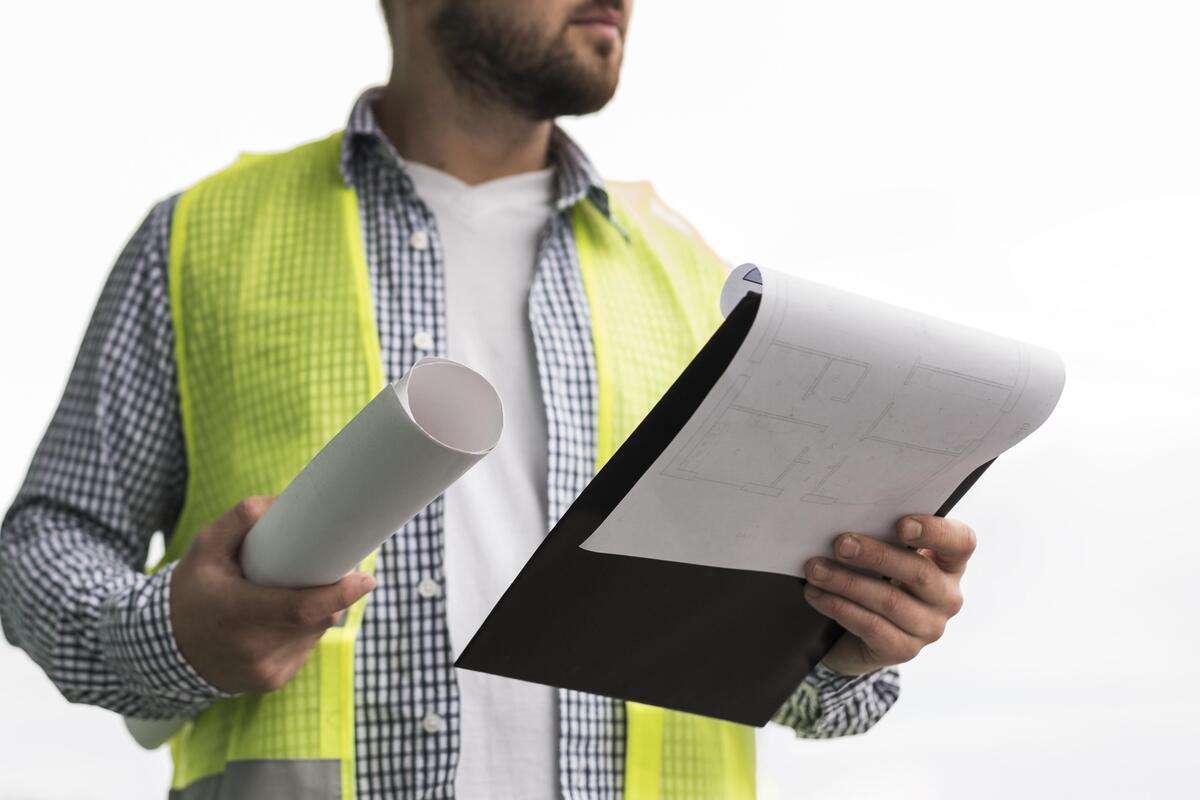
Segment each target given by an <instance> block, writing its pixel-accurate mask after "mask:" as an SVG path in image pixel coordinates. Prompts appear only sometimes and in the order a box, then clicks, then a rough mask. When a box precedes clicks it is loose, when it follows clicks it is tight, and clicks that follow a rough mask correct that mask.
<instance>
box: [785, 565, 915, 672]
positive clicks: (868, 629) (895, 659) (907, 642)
mask: <svg viewBox="0 0 1200 800" xmlns="http://www.w3.org/2000/svg"><path fill="white" fill-rule="evenodd" d="M804 597H805V599H806V600H808V603H809V605H811V606H812V607H813V608H814V609H816V610H817V611H818V612H820V613H821V614H824V615H825V616H827V617H829V618H830V619H832V620H834V621H835V622H837V623H838V624H839V625H841V626H842V627H843V628H845V629H846V630H847V631H849V632H850V633H852V634H854V635H855V636H857V637H858V638H859V639H862V641H863V644H865V645H866V646H867V647H868V648H869V649H870V650H871V652H872V653H873V654H874V655H875V657H876V658H877V659H878V660H879V661H880V662H881V663H884V664H901V663H903V662H905V661H909V660H911V659H912V658H914V657H915V656H916V655H917V653H919V652H921V647H922V645H923V644H924V642H922V641H920V640H919V639H917V637H915V636H913V635H912V634H910V633H907V632H906V631H903V630H901V629H900V628H898V627H897V626H896V625H894V624H893V623H891V622H889V621H888V620H886V619H884V618H883V617H882V616H880V615H879V614H876V613H875V612H874V611H871V610H870V609H866V608H863V607H862V606H860V605H858V604H857V603H855V602H853V601H852V600H847V599H846V598H844V597H839V596H838V595H836V594H831V593H829V592H826V591H823V590H821V589H818V588H817V587H816V586H813V585H812V584H809V585H808V586H806V587H805V588H804Z"/></svg>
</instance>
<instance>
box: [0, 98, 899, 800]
mask: <svg viewBox="0 0 1200 800" xmlns="http://www.w3.org/2000/svg"><path fill="white" fill-rule="evenodd" d="M377 91H378V90H368V91H367V92H366V93H364V95H363V96H362V97H360V98H359V100H358V102H357V103H356V104H355V106H354V109H353V111H352V112H351V115H350V119H349V121H348V123H347V127H346V137H345V140H344V144H343V154H342V173H343V176H344V178H345V180H346V182H347V183H348V185H350V186H352V187H353V188H354V190H355V191H356V193H357V196H358V200H359V209H360V217H361V223H362V231H363V239H364V245H365V249H366V254H367V262H368V265H369V268H370V279H371V288H372V292H373V296H374V299H375V308H376V318H377V321H378V325H379V336H380V343H381V347H382V355H383V360H384V368H385V373H386V375H387V377H388V379H389V380H392V379H395V378H397V377H399V376H400V375H402V374H403V373H404V372H405V371H406V370H407V368H408V366H409V365H410V364H412V363H413V361H415V360H416V359H417V358H419V357H420V356H422V355H439V354H444V353H445V350H446V341H447V339H446V337H447V331H446V325H445V300H444V293H445V290H444V283H443V277H442V258H443V256H442V250H441V246H440V243H439V241H438V236H437V227H436V221H435V220H434V219H433V217H432V215H431V213H430V212H429V210H428V208H426V206H425V205H424V203H422V202H421V200H420V198H419V197H417V196H416V193H415V191H414V188H413V184H412V182H411V181H410V180H409V178H408V176H407V174H406V172H405V169H404V164H403V160H402V159H401V158H400V157H399V155H398V154H397V153H396V152H395V150H394V149H393V148H392V146H391V144H390V142H388V140H387V139H386V137H384V136H383V135H382V134H381V133H380V130H379V128H378V126H377V123H376V120H375V117H374V114H373V111H372V102H373V100H374V98H375V97H376V96H377ZM552 160H553V164H554V166H555V168H556V170H555V174H556V180H557V209H558V213H557V214H556V215H555V216H554V217H553V218H552V220H551V222H550V223H549V225H548V226H547V228H546V230H545V231H544V232H543V234H542V237H541V242H540V245H539V254H538V262H537V268H536V271H535V275H534V280H533V285H532V286H531V288H530V295H529V323H530V326H531V330H532V333H533V339H534V344H535V351H536V355H537V361H538V367H539V374H540V378H541V390H542V397H543V401H544V406H545V409H546V414H547V429H548V432H549V453H548V457H549V458H548V476H547V481H548V505H547V509H546V525H547V530H549V529H550V527H552V526H553V524H554V523H555V522H556V521H557V520H558V518H559V517H560V516H561V515H562V513H563V512H564V511H565V510H566V509H567V507H568V506H569V505H570V503H571V501H572V500H574V498H575V497H576V496H577V495H578V493H579V492H580V491H581V490H582V489H583V487H584V486H585V485H586V484H587V482H588V481H589V480H590V479H591V477H592V473H593V467H594V453H595V410H596V395H597V380H596V373H595V365H594V357H593V353H592V340H591V327H590V322H589V317H588V305H587V301H586V297H585V296H584V293H583V287H582V284H581V280H580V275H579V267H578V256H577V253H576V250H575V241H574V238H573V233H572V229H571V225H570V217H569V211H570V209H571V207H572V206H574V205H575V204H576V203H579V202H591V203H593V204H595V206H596V207H597V208H598V209H599V210H600V211H601V212H602V213H604V214H605V215H606V216H608V198H607V194H606V193H605V191H604V184H603V181H602V180H601V179H600V178H599V176H598V174H597V173H596V171H595V170H594V168H593V167H592V165H591V163H590V162H589V161H588V159H587V158H586V156H585V155H584V154H583V152H582V151H581V150H580V149H579V148H578V146H577V145H576V144H575V143H574V142H572V141H571V139H570V138H569V137H567V136H566V134H565V133H563V132H562V130H561V129H558V128H555V131H554V135H553V139H552ZM176 200H177V197H172V198H169V199H167V200H165V201H163V202H162V203H160V204H158V205H157V206H156V207H155V208H154V209H153V210H152V211H151V212H150V215H149V216H148V217H147V218H146V220H145V221H144V222H143V224H142V225H141V227H140V228H139V229H138V231H137V232H136V233H135V234H134V236H133V238H132V239H131V240H130V242H129V244H128V245H127V247H126V248H125V250H124V252H123V253H122V254H121V256H120V257H119V258H118V260H117V263H116V265H115V266H114V268H113V270H112V272H111V274H110V276H109V278H108V281H107V282H106V284H105V288H104V291H103V293H102V295H101V297H100V300H99V302H98V303H97V306H96V309H95V312H94V314H93V317H92V320H91V323H90V325H89V327H88V330H87V333H86V334H85V336H84V340H83V343H82V345H81V347H80V351H79V355H78V357H77V359H76V362H75V366H74V368H73V370H72V372H71V375H70V378H69V380H68V383H67V386H66V389H65V390H64V393H63V396H62V399H61V400H60V403H59V406H58V408H57V410H56V412H55V415H54V417H53V419H52V421H51V423H50V425H49V427H48V428H47V430H46V432H45V435H44V436H43V438H42V440H41V442H40V444H39V446H38V449H37V452H36V453H35V455H34V458H33V461H32V463H31V465H30V469H29V472H28V475H27V476H26V479H25V482H24V484H23V485H22V487H21V489H20V491H19V493H18V495H17V497H16V499H15V501H14V503H13V504H12V506H11V507H10V508H9V510H8V512H7V514H6V515H5V518H4V522H3V526H2V528H0V612H2V616H0V619H2V621H3V624H4V631H5V634H6V635H7V637H8V638H9V640H10V641H11V642H13V643H14V644H16V645H18V646H20V647H23V648H24V649H25V650H26V651H27V652H28V653H29V654H30V655H31V656H32V657H33V659H34V660H35V661H36V662H37V663H38V664H39V665H40V666H41V667H42V668H43V669H44V670H45V671H46V673H47V674H48V675H49V676H50V678H51V680H52V681H53V682H54V683H55V685H56V686H57V687H58V688H59V690H60V691H61V692H62V693H63V694H64V695H65V696H66V697H67V698H68V699H71V700H73V701H76V702H87V703H93V704H97V705H101V706H104V707H107V708H110V709H113V710H114V711H118V712H120V713H123V714H133V715H136V716H142V717H166V716H174V715H178V714H181V713H189V712H192V711H194V710H196V709H198V708H200V707H202V706H203V705H204V704H205V703H207V702H210V701H211V700H212V699H213V698H215V697H219V696H223V695H222V694H221V693H220V692H219V691H218V690H217V689H215V687H213V686H211V685H210V684H208V683H207V681H205V680H204V679H203V678H202V677H201V676H200V675H198V674H197V673H196V672H195V671H194V670H193V669H192V668H191V666H190V665H189V664H188V663H187V661H186V660H185V659H184V658H183V656H182V655H181V654H180V652H179V650H178V647H177V646H176V644H175V641H174V639H173V637H172V635H171V631H170V624H169V608H170V596H169V595H170V575H171V568H170V567H168V568H167V569H165V570H163V571H161V572H159V573H157V574H156V575H154V576H151V577H147V576H144V575H142V574H141V573H140V572H139V571H138V569H139V568H140V566H141V565H142V564H143V563H144V562H145V558H146V552H147V547H148V544H149V541H150V537H151V535H152V534H153V533H154V532H155V531H158V530H168V531H169V530H170V529H171V528H172V527H173V522H174V520H175V518H176V517H177V516H178V512H179V510H180V509H181V508H182V502H183V491H184V487H185V485H186V477H187V458H186V453H185V451H184V444H183V437H182V432H181V427H180V419H179V407H178V394H177V389H176V383H175V381H176V375H175V365H174V361H173V354H172V348H173V331H172V328H171V318H170V307H169V303H168V300H167V291H166V288H167V284H166V281H167V276H166V260H167V243H168V240H169V232H170V224H171V216H172V213H173V211H174V207H175V202H176ZM614 224H616V223H615V222H614ZM414 234H417V235H415V236H414ZM430 342H431V343H432V346H428V345H429V343H430ZM418 345H425V347H424V349H421V348H420V347H419V346H418ZM442 524H443V503H442V500H441V499H440V498H439V499H438V500H436V501H434V502H433V503H432V504H430V506H429V507H428V508H426V509H425V510H424V511H423V512H421V514H419V515H418V516H417V517H416V518H415V519H414V520H413V521H412V522H410V523H409V524H408V525H407V526H406V527H405V528H404V529H403V530H402V531H400V532H399V533H398V534H397V535H396V536H394V537H392V539H390V540H389V541H388V542H387V543H385V545H384V546H383V548H382V549H381V552H380V558H379V560H378V563H377V576H378V579H379V586H378V588H377V589H376V591H375V594H374V596H373V598H372V601H371V603H370V604H368V606H367V608H368V611H367V614H366V617H365V619H364V621H363V629H362V633H361V635H360V638H359V646H358V652H357V657H356V661H357V665H356V666H357V671H356V676H355V681H356V685H355V690H356V698H357V706H356V738H357V777H358V792H359V796H360V797H361V798H364V800H367V799H373V798H418V797H420V798H451V797H453V796H454V788H453V780H454V770H455V766H456V764H457V758H458V747H459V731H460V726H459V719H460V708H459V698H458V692H457V686H456V683H455V677H454V669H453V667H452V666H451V663H452V659H451V652H450V643H449V637H448V633H447V628H446V608H445V602H446V601H445V592H443V593H441V594H440V595H438V596H435V597H431V598H427V597H424V596H422V595H421V594H420V593H419V592H418V591H417V584H418V583H419V582H420V581H421V580H422V579H424V578H431V579H433V580H435V581H437V582H438V583H439V584H444V575H443V559H442V552H443V536H442ZM897 693H898V675H897V673H896V671H895V670H883V671H880V672H877V673H873V674H872V675H869V676H865V677H862V678H855V679H849V678H844V677H842V676H840V675H837V674H836V673H833V672H831V671H830V670H828V669H825V668H824V667H821V666H818V667H817V669H816V670H814V671H813V673H812V674H811V675H809V676H808V678H806V679H805V681H804V683H803V684H802V685H801V686H800V687H799V688H798V689H797V692H796V693H795V694H794V695H793V697H792V698H790V699H789V700H788V702H787V703H785V704H784V706H783V707H782V708H781V709H780V711H779V712H778V713H777V714H776V716H775V720H776V721H777V722H779V723H781V724H785V725H788V726H789V727H791V728H793V729H794V730H795V731H796V732H797V735H799V736H803V737H809V738H825V737H829V736H840V735H847V734H853V733H860V732H863V731H865V730H867V729H868V728H870V727H871V726H872V725H873V724H874V723H875V722H876V721H877V720H878V719H879V718H880V717H881V716H882V715H883V714H884V713H885V712H886V711H887V710H888V708H890V707H891V705H892V704H893V703H894V702H895V699H896V696H897ZM558 697H559V776H560V790H561V794H562V796H563V797H564V798H570V799H571V800H610V799H611V800H616V798H620V796H621V794H622V788H623V787H622V783H623V778H624V758H625V719H624V706H623V704H622V703H621V702H620V701H616V700H612V699H609V698H603V697H598V696H595V695H589V694H585V693H581V692H574V691H569V690H560V691H559V694H558ZM431 715H436V719H437V720H439V721H440V724H437V725H427V724H425V723H426V722H427V720H429V719H430V717H431Z"/></svg>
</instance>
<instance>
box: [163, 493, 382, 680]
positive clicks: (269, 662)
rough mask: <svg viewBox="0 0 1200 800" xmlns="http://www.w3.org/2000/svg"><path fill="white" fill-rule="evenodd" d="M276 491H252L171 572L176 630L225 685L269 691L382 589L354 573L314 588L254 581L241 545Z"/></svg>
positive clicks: (187, 651)
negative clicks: (242, 562)
mask: <svg viewBox="0 0 1200 800" xmlns="http://www.w3.org/2000/svg"><path fill="white" fill-rule="evenodd" d="M274 500H275V498H274V497H265V496H254V497H247V498H246V499H244V500H242V501H241V502H240V503H238V504H237V505H236V506H234V507H233V508H231V509H230V510H228V511H226V512H225V513H224V514H222V515H221V516H220V518H218V519H217V520H216V522H214V523H212V524H211V525H209V526H208V527H207V528H205V529H203V530H201V531H200V532H198V533H197V534H196V536H195V538H194V539H193V540H192V543H191V545H190V546H189V547H188V550H187V552H186V553H185V554H184V556H183V558H182V559H181V560H180V562H179V564H178V566H176V568H175V571H174V573H173V574H172V575H171V628H172V630H173V631H174V635H175V640H176V642H177V643H178V644H179V649H180V651H182V653H183V656H184V658H186V659H187V660H188V663H190V664H191V665H192V667H193V668H194V669H195V670H196V672H198V673H200V676H201V677H203V678H204V679H205V680H206V681H208V682H209V683H211V684H212V685H213V686H215V687H216V688H218V689H221V690H222V691H225V692H229V693H233V694H237V693H240V692H269V691H274V690H275V689H278V688H279V687H281V686H283V685H284V684H285V683H287V682H288V680H290V679H291V677H292V676H293V675H295V674H296V672H297V671H298V670H299V669H300V667H302V666H303V665H304V662H305V660H306V659H307V658H308V654H309V652H310V651H311V650H312V649H313V647H315V646H316V644H317V640H318V639H320V638H321V634H323V633H324V632H325V630H326V629H327V628H329V627H330V626H331V625H335V624H337V622H338V620H339V618H340V616H341V614H342V612H343V611H344V610H345V609H346V608H349V607H350V606H351V605H353V604H354V602H355V601H356V600H358V599H359V598H360V597H362V596H363V595H365V594H367V593H368V592H370V591H371V590H372V589H374V588H375V579H374V578H372V577H371V576H370V575H366V574H364V573H361V572H352V573H350V574H349V575H346V576H345V577H343V578H342V579H341V580H340V581H338V582H337V583H334V584H331V585H329V586H318V587H316V588H312V589H272V588H266V587H262V586H255V585H254V584H252V583H250V581H248V580H246V578H245V576H243V575H242V568H241V566H239V564H238V550H239V549H240V548H241V545H242V540H243V539H244V538H245V537H246V533H247V532H249V530H250V528H251V527H253V526H254V523H255V522H257V521H258V519H259V517H261V516H262V515H263V514H265V513H266V511H267V509H268V508H270V507H271V503H273V502H274Z"/></svg>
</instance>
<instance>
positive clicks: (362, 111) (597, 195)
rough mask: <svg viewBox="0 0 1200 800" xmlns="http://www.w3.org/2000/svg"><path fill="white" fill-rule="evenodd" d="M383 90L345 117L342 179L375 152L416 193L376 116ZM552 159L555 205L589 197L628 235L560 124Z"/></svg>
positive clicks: (366, 96) (350, 177)
mask: <svg viewBox="0 0 1200 800" xmlns="http://www.w3.org/2000/svg"><path fill="white" fill-rule="evenodd" d="M382 93H383V87H382V86H373V87H371V88H369V89H367V90H366V91H364V92H363V93H362V94H361V95H359V97H358V100H356V101H355V103H354V108H353V109H351V111H350V118H349V119H348V120H347V121H346V132H345V135H344V136H343V138H342V153H341V172H342V179H343V180H344V181H345V182H346V185H347V186H351V187H353V186H355V185H356V175H357V174H358V167H359V166H360V165H361V163H362V160H363V159H364V158H367V157H369V156H370V155H371V153H372V152H374V153H377V154H379V155H382V156H383V157H384V159H385V160H386V161H388V162H389V163H392V164H394V165H395V166H396V168H397V172H398V173H399V177H400V188H401V191H402V192H404V193H406V194H408V193H413V192H414V188H413V183H412V179H411V178H410V177H409V175H408V173H407V170H406V169H405V166H404V159H403V158H402V157H401V156H400V154H399V153H398V152H397V151H396V148H395V146H393V145H392V142H391V140H389V139H388V138H387V137H386V136H385V135H384V134H383V130H382V129H381V128H380V127H379V120H378V119H377V118H376V116H375V107H374V106H375V102H376V101H377V100H378V99H379V97H380V95H381V94H382ZM550 163H551V165H552V166H553V167H554V176H555V184H556V188H555V201H554V204H555V208H557V209H558V210H559V211H565V210H567V209H569V208H571V207H572V206H574V205H575V204H576V203H578V202H579V201H581V200H584V199H587V200H589V201H591V203H592V205H594V206H595V207H596V209H597V210H598V211H599V212H600V213H601V214H602V215H603V216H604V217H605V219H607V220H609V221H610V222H611V223H612V224H613V225H615V226H616V227H617V229H618V230H619V231H620V232H621V234H622V235H623V236H624V235H626V234H625V230H624V228H622V226H621V224H620V222H618V221H617V219H616V217H615V216H614V215H613V210H612V206H611V204H610V202H609V197H608V191H607V189H606V188H605V186H604V179H603V178H601V177H600V174H599V173H598V172H597V171H596V168H595V166H594V165H593V164H592V162H591V160H590V159H589V158H588V157H587V155H586V154H585V153H584V152H583V149H582V148H580V146H579V145H578V144H577V143H576V142H575V140H573V139H572V138H571V137H570V136H568V135H567V132H566V131H564V130H563V129H562V128H560V127H559V126H558V125H557V124H555V125H554V128H553V130H552V131H551V134H550Z"/></svg>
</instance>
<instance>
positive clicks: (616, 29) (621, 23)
mask: <svg viewBox="0 0 1200 800" xmlns="http://www.w3.org/2000/svg"><path fill="white" fill-rule="evenodd" d="M571 24H572V25H579V26H582V27H586V28H590V29H592V30H596V31H603V32H607V33H609V34H615V35H616V36H619V37H622V38H624V36H625V15H624V14H622V13H621V12H620V11H618V10H617V9H615V8H593V9H589V10H587V11H583V12H580V13H579V14H576V15H575V16H574V17H572V18H571Z"/></svg>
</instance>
